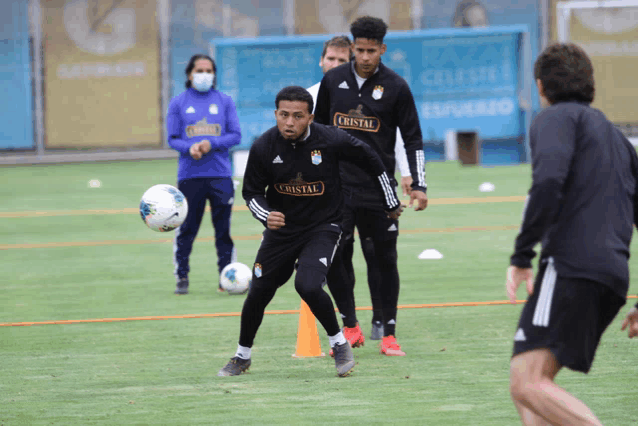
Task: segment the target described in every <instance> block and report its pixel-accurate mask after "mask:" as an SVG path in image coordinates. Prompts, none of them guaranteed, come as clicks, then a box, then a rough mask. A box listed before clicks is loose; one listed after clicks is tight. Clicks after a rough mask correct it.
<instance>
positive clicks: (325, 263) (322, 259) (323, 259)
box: [319, 257, 328, 266]
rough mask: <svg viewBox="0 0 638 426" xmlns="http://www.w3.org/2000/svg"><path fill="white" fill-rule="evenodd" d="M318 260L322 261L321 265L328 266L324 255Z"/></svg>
mask: <svg viewBox="0 0 638 426" xmlns="http://www.w3.org/2000/svg"><path fill="white" fill-rule="evenodd" d="M319 262H321V263H323V266H328V259H326V258H325V257H322V258H321V259H319Z"/></svg>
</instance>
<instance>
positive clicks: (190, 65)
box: [184, 54, 217, 89]
mask: <svg viewBox="0 0 638 426" xmlns="http://www.w3.org/2000/svg"><path fill="white" fill-rule="evenodd" d="M200 59H207V60H209V61H210V63H211V64H213V74H214V76H213V89H214V88H215V85H216V83H217V65H215V61H214V60H213V58H211V57H210V56H208V55H204V54H197V55H193V56H191V59H190V60H189V61H188V65H186V69H185V70H184V72H185V73H186V88H187V89H188V88H189V87H191V81H190V80H189V79H188V77H189V76H190V75H191V71H193V68H195V62H197V61H198V60H200Z"/></svg>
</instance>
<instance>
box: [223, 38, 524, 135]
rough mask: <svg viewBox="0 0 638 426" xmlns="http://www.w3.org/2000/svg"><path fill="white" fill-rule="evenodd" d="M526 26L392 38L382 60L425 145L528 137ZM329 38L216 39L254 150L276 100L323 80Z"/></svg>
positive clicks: (226, 81)
mask: <svg viewBox="0 0 638 426" xmlns="http://www.w3.org/2000/svg"><path fill="white" fill-rule="evenodd" d="M525 32H526V27H523V26H510V27H500V28H499V27H491V28H471V29H469V28H468V29H446V30H428V31H411V32H401V33H389V34H388V36H387V37H386V39H385V42H386V44H387V45H388V50H387V52H386V53H385V55H384V56H383V57H382V61H383V62H384V63H385V64H386V65H387V66H389V67H390V68H391V69H393V70H394V71H396V72H397V73H398V74H400V75H401V76H402V77H403V78H404V79H405V80H406V81H407V82H408V84H409V86H410V88H411V89H412V93H413V94H414V98H415V102H416V104H417V109H418V112H419V117H420V123H421V127H422V130H423V137H424V140H425V141H442V140H443V139H445V134H446V132H447V131H448V130H464V131H465V130H475V131H477V132H478V133H479V135H480V137H481V138H484V139H506V138H517V137H521V136H522V135H524V134H525V127H526V126H525V119H524V114H523V111H522V109H521V106H520V105H519V99H521V98H525V97H526V96H527V93H526V87H528V86H529V82H526V81H524V80H525V76H524V75H520V73H519V69H520V67H521V64H522V63H523V61H522V49H521V46H522V40H523V38H522V37H523V34H524V33H525ZM330 37H331V36H328V35H326V36H306V37H303V36H295V37H290V38H288V37H266V38H253V39H241V40H237V39H235V40H229V39H214V40H213V42H212V44H213V47H214V51H215V60H216V61H217V68H218V80H217V81H218V89H219V90H221V91H222V92H224V93H227V94H229V95H230V96H232V97H233V99H234V100H235V102H236V104H237V108H238V114H239V118H240V122H241V125H242V133H243V141H242V145H247V146H249V145H250V144H251V143H252V141H253V140H254V139H255V138H257V137H258V136H259V135H261V133H262V132H263V131H265V130H266V129H268V128H270V127H272V126H274V125H275V120H274V113H273V111H274V109H275V96H276V94H277V92H278V91H279V90H281V89H282V88H283V87H285V86H288V85H298V86H303V87H310V86H312V85H313V84H315V83H317V82H319V81H320V80H321V77H322V72H321V68H320V67H319V59H320V56H321V51H322V47H323V43H324V42H325V41H326V40H327V39H329V38H330Z"/></svg>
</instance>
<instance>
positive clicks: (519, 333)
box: [514, 328, 527, 342]
mask: <svg viewBox="0 0 638 426" xmlns="http://www.w3.org/2000/svg"><path fill="white" fill-rule="evenodd" d="M526 340H527V338H526V337H525V332H524V331H523V329H522V328H519V329H518V330H516V334H515V335H514V341H515V342H524V341H526Z"/></svg>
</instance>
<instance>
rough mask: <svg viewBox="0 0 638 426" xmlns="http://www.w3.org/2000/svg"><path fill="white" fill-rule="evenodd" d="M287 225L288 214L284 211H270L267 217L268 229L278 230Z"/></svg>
mask: <svg viewBox="0 0 638 426" xmlns="http://www.w3.org/2000/svg"><path fill="white" fill-rule="evenodd" d="M285 225H286V216H285V215H284V214H283V213H282V212H270V213H269V214H268V218H267V219H266V226H267V227H268V229H271V230H273V231H276V230H277V229H279V228H281V227H282V226H285Z"/></svg>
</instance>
